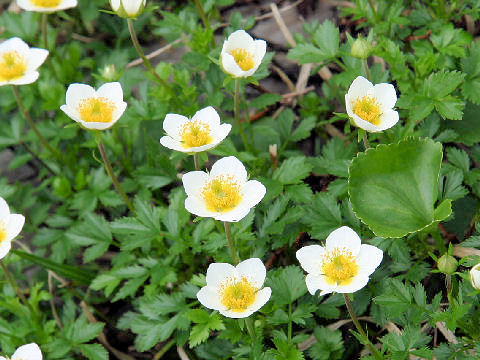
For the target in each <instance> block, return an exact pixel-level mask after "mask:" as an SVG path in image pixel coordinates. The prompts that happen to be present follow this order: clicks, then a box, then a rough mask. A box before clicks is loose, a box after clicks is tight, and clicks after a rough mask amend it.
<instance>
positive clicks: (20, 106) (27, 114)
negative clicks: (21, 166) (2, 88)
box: [12, 85, 60, 158]
mask: <svg viewBox="0 0 480 360" xmlns="http://www.w3.org/2000/svg"><path fill="white" fill-rule="evenodd" d="M12 89H13V94H14V95H15V99H16V100H17V104H18V108H19V109H20V111H21V112H22V114H23V116H24V117H25V119H26V120H27V122H28V124H29V125H30V127H31V128H32V130H33V131H34V132H35V134H37V137H38V138H39V139H40V142H41V143H42V145H43V146H44V147H45V148H47V149H48V151H50V152H51V153H52V155H54V156H55V157H57V158H60V154H59V153H58V151H55V150H54V149H53V148H52V147H51V146H50V144H49V143H48V142H47V140H45V138H44V137H43V135H42V133H41V132H40V131H39V130H38V128H37V126H36V125H35V123H34V122H33V119H32V117H31V116H30V113H29V112H28V111H27V110H26V109H25V106H23V103H22V99H21V98H20V94H19V93H18V89H17V87H16V86H15V85H12Z"/></svg>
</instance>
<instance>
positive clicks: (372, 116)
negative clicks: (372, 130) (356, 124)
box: [353, 95, 382, 126]
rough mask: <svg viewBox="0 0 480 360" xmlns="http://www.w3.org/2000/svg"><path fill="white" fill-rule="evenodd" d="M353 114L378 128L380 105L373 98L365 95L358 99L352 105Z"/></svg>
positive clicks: (380, 113)
mask: <svg viewBox="0 0 480 360" xmlns="http://www.w3.org/2000/svg"><path fill="white" fill-rule="evenodd" d="M353 112H354V113H355V114H356V115H358V116H359V117H360V118H361V119H362V120H365V121H368V122H369V123H371V124H373V125H375V126H378V125H380V115H382V112H381V110H380V105H379V104H378V103H377V101H376V100H375V98H373V97H372V96H369V95H365V96H363V97H361V98H358V99H357V100H356V101H355V104H354V105H353Z"/></svg>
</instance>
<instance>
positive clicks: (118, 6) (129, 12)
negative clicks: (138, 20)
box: [110, 0, 147, 18]
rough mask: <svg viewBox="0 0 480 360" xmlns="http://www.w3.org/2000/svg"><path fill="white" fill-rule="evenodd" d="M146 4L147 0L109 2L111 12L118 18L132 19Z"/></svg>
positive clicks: (116, 0) (112, 0)
mask: <svg viewBox="0 0 480 360" xmlns="http://www.w3.org/2000/svg"><path fill="white" fill-rule="evenodd" d="M146 4H147V0H110V6H111V7H112V10H113V11H115V13H116V14H117V15H118V16H121V17H124V18H133V17H137V16H138V15H140V14H141V13H142V11H143V9H144V8H145V5H146Z"/></svg>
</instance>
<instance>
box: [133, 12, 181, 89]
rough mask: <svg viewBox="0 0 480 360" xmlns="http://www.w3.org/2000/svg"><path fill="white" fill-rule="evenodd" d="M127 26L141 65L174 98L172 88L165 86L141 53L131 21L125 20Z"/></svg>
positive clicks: (165, 83)
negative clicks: (141, 62)
mask: <svg viewBox="0 0 480 360" xmlns="http://www.w3.org/2000/svg"><path fill="white" fill-rule="evenodd" d="M127 24H128V31H129V32H130V38H131V39H132V43H133V46H135V49H136V50H137V53H138V55H139V56H140V58H141V59H142V60H143V65H145V67H146V68H147V69H148V71H150V73H151V74H152V75H153V76H154V77H155V79H157V81H158V82H159V83H160V84H161V85H162V86H163V87H164V88H165V89H167V91H168V92H169V93H170V95H172V96H173V97H175V93H174V92H173V90H172V88H171V87H170V85H168V84H167V82H166V81H165V80H163V79H162V78H161V77H160V75H158V73H157V72H156V71H155V69H154V68H153V66H152V64H151V63H150V60H148V59H147V57H146V56H145V54H144V53H143V50H142V47H141V46H140V42H139V41H138V38H137V34H136V33H135V28H134V27H133V21H132V19H127Z"/></svg>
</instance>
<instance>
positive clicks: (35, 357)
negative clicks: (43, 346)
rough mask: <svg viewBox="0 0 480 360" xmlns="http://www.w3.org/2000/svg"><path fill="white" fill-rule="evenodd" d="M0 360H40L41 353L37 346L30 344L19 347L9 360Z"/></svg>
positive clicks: (5, 359) (2, 358)
mask: <svg viewBox="0 0 480 360" xmlns="http://www.w3.org/2000/svg"><path fill="white" fill-rule="evenodd" d="M0 360H42V352H41V351H40V347H39V346H38V345H37V344H35V343H31V344H26V345H22V346H20V347H19V348H18V349H17V350H15V352H14V353H13V355H12V357H11V358H4V357H3V356H0Z"/></svg>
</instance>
